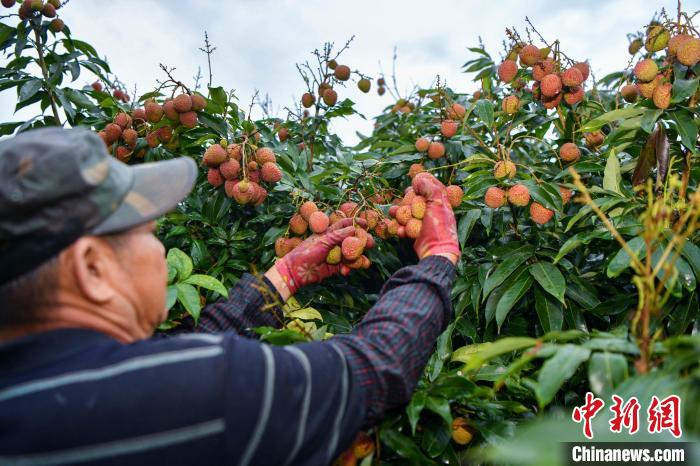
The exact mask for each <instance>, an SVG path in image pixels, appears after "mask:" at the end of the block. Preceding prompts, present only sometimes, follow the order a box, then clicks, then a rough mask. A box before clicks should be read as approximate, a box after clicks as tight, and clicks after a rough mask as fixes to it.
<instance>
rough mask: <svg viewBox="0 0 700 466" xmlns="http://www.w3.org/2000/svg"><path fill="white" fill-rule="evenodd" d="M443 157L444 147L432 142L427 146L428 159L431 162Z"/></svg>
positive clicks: (439, 143)
mask: <svg viewBox="0 0 700 466" xmlns="http://www.w3.org/2000/svg"><path fill="white" fill-rule="evenodd" d="M444 155H445V146H444V145H443V144H442V143H441V142H437V141H433V142H431V143H430V145H429V146H428V157H429V158H430V159H431V160H436V159H439V158H440V157H443V156H444Z"/></svg>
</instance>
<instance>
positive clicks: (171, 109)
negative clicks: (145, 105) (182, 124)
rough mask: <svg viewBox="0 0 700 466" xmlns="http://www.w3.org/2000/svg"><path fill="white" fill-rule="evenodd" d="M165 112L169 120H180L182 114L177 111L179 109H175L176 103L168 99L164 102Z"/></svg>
mask: <svg viewBox="0 0 700 466" xmlns="http://www.w3.org/2000/svg"><path fill="white" fill-rule="evenodd" d="M163 113H164V114H165V116H166V118H167V119H168V120H172V121H179V120H180V114H179V113H178V112H177V110H175V103H174V102H173V101H172V100H166V101H165V102H164V103H163Z"/></svg>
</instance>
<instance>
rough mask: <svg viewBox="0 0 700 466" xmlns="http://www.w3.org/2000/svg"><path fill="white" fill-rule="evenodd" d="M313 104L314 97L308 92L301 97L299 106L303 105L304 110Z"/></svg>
mask: <svg viewBox="0 0 700 466" xmlns="http://www.w3.org/2000/svg"><path fill="white" fill-rule="evenodd" d="M314 102H316V97H315V96H314V95H313V94H311V93H310V92H305V93H304V94H303V95H302V96H301V105H303V106H304V108H309V107H311V106H312V105H313V104H314Z"/></svg>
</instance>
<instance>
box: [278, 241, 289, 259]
mask: <svg viewBox="0 0 700 466" xmlns="http://www.w3.org/2000/svg"><path fill="white" fill-rule="evenodd" d="M288 253H289V245H288V244H287V238H285V237H284V236H280V237H279V238H277V240H275V255H276V256H277V257H279V258H280V259H281V258H283V257H284V256H286V255H287V254H288Z"/></svg>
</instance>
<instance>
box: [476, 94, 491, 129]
mask: <svg viewBox="0 0 700 466" xmlns="http://www.w3.org/2000/svg"><path fill="white" fill-rule="evenodd" d="M474 113H476V116H478V117H479V118H480V119H481V121H483V122H484V123H486V126H488V127H489V128H490V127H491V126H492V125H493V103H491V101H490V100H486V99H481V100H479V101H478V102H477V103H476V105H475V106H474Z"/></svg>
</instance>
